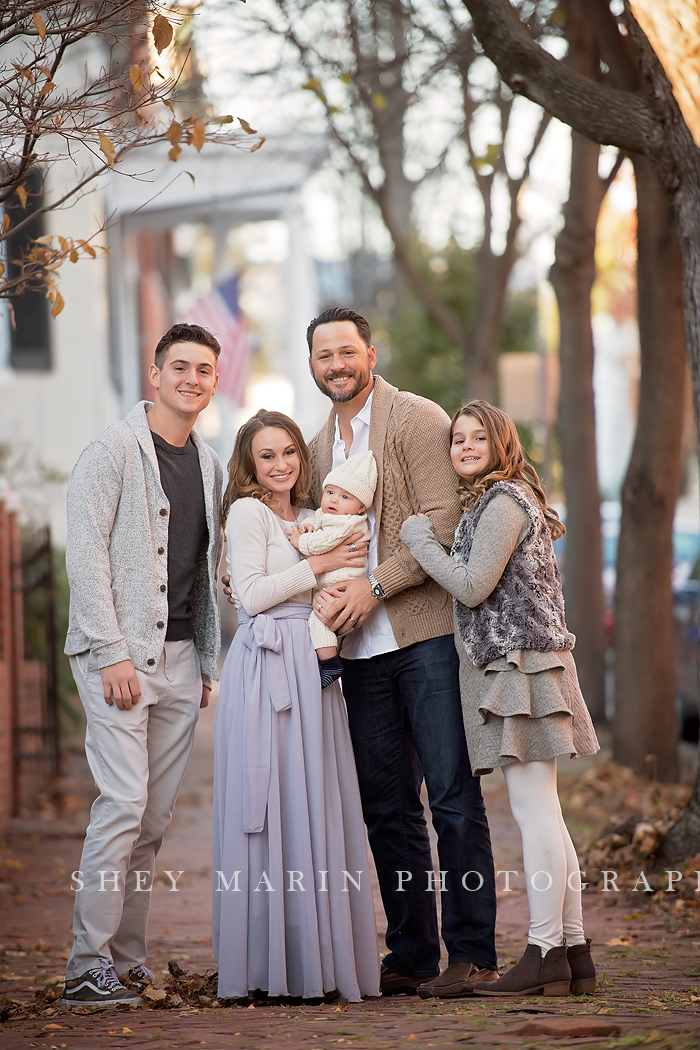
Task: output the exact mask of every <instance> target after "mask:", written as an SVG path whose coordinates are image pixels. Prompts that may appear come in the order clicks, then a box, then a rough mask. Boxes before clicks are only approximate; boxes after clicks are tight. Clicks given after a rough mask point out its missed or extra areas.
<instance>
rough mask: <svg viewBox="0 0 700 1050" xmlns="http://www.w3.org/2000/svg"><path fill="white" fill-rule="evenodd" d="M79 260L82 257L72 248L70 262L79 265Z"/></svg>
mask: <svg viewBox="0 0 700 1050" xmlns="http://www.w3.org/2000/svg"><path fill="white" fill-rule="evenodd" d="M79 258H80V256H79V255H78V252H77V250H76V249H75V248H71V250H70V261H71V262H72V263H77V261H78V259H79Z"/></svg>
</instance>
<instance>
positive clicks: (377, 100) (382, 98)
mask: <svg viewBox="0 0 700 1050" xmlns="http://www.w3.org/2000/svg"><path fill="white" fill-rule="evenodd" d="M372 105H373V106H374V108H375V109H386V107H387V106H388V105H389V103H388V102H387V100H386V95H382V94H380V92H379V91H373V92H372Z"/></svg>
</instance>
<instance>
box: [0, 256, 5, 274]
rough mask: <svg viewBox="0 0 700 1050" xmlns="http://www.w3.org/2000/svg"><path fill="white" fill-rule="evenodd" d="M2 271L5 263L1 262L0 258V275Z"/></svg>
mask: <svg viewBox="0 0 700 1050" xmlns="http://www.w3.org/2000/svg"><path fill="white" fill-rule="evenodd" d="M4 272H5V263H4V262H2V260H0V277H2V275H3V274H4Z"/></svg>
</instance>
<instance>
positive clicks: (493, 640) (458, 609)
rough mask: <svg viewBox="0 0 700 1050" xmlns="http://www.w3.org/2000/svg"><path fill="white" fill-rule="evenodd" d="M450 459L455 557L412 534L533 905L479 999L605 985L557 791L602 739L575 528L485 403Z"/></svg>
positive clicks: (464, 413)
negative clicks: (569, 583)
mask: <svg viewBox="0 0 700 1050" xmlns="http://www.w3.org/2000/svg"><path fill="white" fill-rule="evenodd" d="M450 442H451V447H450V454H451V457H452V463H453V465H454V468H455V471H456V472H457V474H458V475H459V477H460V485H459V487H458V489H457V492H458V495H459V500H460V504H461V506H462V510H463V511H464V514H463V516H462V520H461V521H460V523H459V526H458V527H457V531H456V533H455V540H454V545H453V547H452V555H451V557H450V556H448V555H447V554H446V553H445V551H444V548H443V547H442V546H441V545H440V543H439V542H438V540H437V539H436V538H435V536H434V534H433V531H432V527H431V522H430V518H428V517H426V516H424V515H418V516H415V517H412V518H409V519H408V520H407V521H406V522H405V524H404V526H403V529H402V530H401V539H402V540H403V541H404V543H405V544H406V545H407V547H408V548H409V550H410V551H411V553H412V554H413V556H414V558H416V559H417V560H418V561H419V562H420V564H421V565H422V566H423V568H424V569H425V570H426V572H427V573H429V575H430V576H432V577H433V579H435V580H437V582H438V583H440V584H441V585H442V586H443V587H444V588H445V589H446V590H447V591H449V593H450V594H452V595H453V596H454V598H455V640H456V643H457V651H458V652H459V657H460V684H461V690H462V710H463V716H464V725H465V731H466V736H467V745H468V748H469V757H470V759H471V764H472V769H473V772H474V774H475V775H477V776H478V775H479V774H481V773H490V772H491V770H492V769H493V768H494V767H495V766H502V767H503V773H504V775H505V779H506V784H507V787H508V797H509V799H510V806H511V810H512V813H513V816H514V818H515V820H516V822H517V824H518V827H519V828H520V833H521V836H522V842H523V864H524V868H525V878H526V880H527V894H528V903H529V906H530V929H529V934H528V943H527V947H526V950H525V953H524V955H523V956H522V958H521V959H520V961H519V962H518V963H517V964H516V965H515V966H514V967H513V968H512V969H511V970H509V971H508V972H507V973H506V974H505V975H504V976H502V977H500V978H499V979H498V980H496V981H491V982H485V983H484V984H480V985H477V986H476V988H475V989H474V991H475V994H477V995H511V996H512V995H524V994H545V995H566V994H568V992H569V990H571V991H573V992H574V993H576V994H580V993H581V992H592V991H594V990H595V967H594V965H593V960H592V958H591V953H590V940H586V937H585V935H584V932H583V916H582V911H581V889H580V885H581V884H580V874H579V868H578V859H577V857H576V851H575V849H574V846H573V843H572V841H571V837H570V835H569V832H568V831H567V828H566V825H565V824H564V820H563V817H562V813H561V807H560V805H559V798H558V795H557V780H556V778H557V771H556V759H557V756H559V755H570V756H571V757H572V758H575V757H577V756H579V755H592V754H595V752H596V751H597V750H598V741H597V739H596V735H595V731H594V729H593V725H592V723H591V719H590V716H589V714H588V710H587V708H586V705H585V703H584V700H583V697H582V696H581V691H580V689H579V685H578V679H577V676H576V667H575V664H574V661H573V657H572V655H571V650H572V649H573V647H574V641H575V639H574V636H573V635H572V634H570V633H569V632H568V631H567V629H566V623H565V622H564V600H563V596H562V590H561V579H560V576H559V570H558V567H557V563H556V560H555V557H554V548H553V546H552V540H553V539H558V538H559V537H560V536H563V534H564V526H563V525H562V523H561V522H560V521H559V518H558V516H557V514H556V512H555V511H554V510H552V508H551V507H550V506H548V504H547V500H546V497H545V494H544V492H543V490H542V486H541V484H540V481H539V478H538V477H537V474H536V472H535V470H534V469H533V468H532V467H531V466H530V465H529V464H528V463H526V462H525V458H524V455H523V450H522V446H521V444H520V439H519V437H518V432H517V430H516V429H515V425H514V424H513V422H512V420H510V419H509V418H508V416H506V415H505V414H504V413H503V412H501V410H500V409H498V408H495V407H494V406H493V405H490V404H488V402H486V401H468V402H466V403H465V404H464V405H463V406H462V408H461V409H460V410H459V411H458V412H457V413H456V415H455V416H454V418H453V420H452V427H451V431H450Z"/></svg>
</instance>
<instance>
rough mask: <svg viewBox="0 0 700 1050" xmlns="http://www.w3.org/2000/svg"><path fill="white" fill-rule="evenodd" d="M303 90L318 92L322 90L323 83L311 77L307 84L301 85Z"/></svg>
mask: <svg viewBox="0 0 700 1050" xmlns="http://www.w3.org/2000/svg"><path fill="white" fill-rule="evenodd" d="M301 90H302V91H316V92H318V91H320V90H321V81H320V80H319V79H318V77H309V79H308V80H307V81H306V83H304V84H302V85H301Z"/></svg>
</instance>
